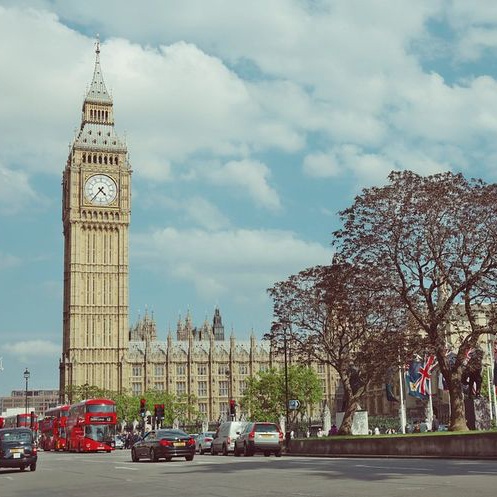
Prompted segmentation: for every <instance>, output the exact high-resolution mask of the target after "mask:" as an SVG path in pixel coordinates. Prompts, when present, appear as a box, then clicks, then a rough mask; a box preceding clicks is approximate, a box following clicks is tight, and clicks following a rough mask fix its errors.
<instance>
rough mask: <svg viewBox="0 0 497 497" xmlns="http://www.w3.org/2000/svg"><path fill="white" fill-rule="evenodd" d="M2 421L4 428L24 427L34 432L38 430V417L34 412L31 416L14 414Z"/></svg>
mask: <svg viewBox="0 0 497 497" xmlns="http://www.w3.org/2000/svg"><path fill="white" fill-rule="evenodd" d="M2 419H3V427H4V428H15V427H22V428H30V429H31V430H33V431H37V430H38V415H37V414H35V413H34V412H31V413H29V414H13V415H11V416H6V417H5V418H2Z"/></svg>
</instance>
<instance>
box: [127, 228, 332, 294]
mask: <svg viewBox="0 0 497 497" xmlns="http://www.w3.org/2000/svg"><path fill="white" fill-rule="evenodd" d="M132 247H133V248H132V249H133V252H134V253H135V257H137V261H139V264H140V265H144V266H146V267H148V268H149V270H150V271H154V272H156V271H157V268H163V269H162V270H163V271H164V272H165V273H166V274H167V275H168V276H169V277H174V278H176V279H179V280H186V281H188V282H190V283H191V284H193V285H195V287H196V289H197V292H198V293H199V294H200V295H201V296H208V297H209V298H210V300H211V301H213V300H216V297H220V296H223V295H225V296H226V295H229V296H231V297H232V298H235V299H238V300H248V301H259V300H260V299H261V298H263V297H265V294H266V289H267V288H268V287H270V286H272V285H273V284H274V283H275V282H276V281H279V280H281V279H286V278H287V277H288V276H289V275H290V274H293V273H296V272H298V271H300V270H302V269H303V268H305V267H309V266H313V265H316V264H328V263H329V262H330V261H331V255H332V251H331V248H328V247H323V246H322V245H320V244H318V243H316V242H306V241H304V240H300V239H298V238H297V237H296V236H295V234H294V233H291V232H288V231H277V230H273V231H270V230H266V231H264V230H252V231H251V230H242V229H240V230H233V231H218V232H207V231H202V230H184V231H180V230H176V229H173V228H165V229H162V230H157V231H155V232H153V233H147V234H141V235H135V236H133V237H132Z"/></svg>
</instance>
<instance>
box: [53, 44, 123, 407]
mask: <svg viewBox="0 0 497 497" xmlns="http://www.w3.org/2000/svg"><path fill="white" fill-rule="evenodd" d="M130 182H131V168H130V164H129V161H128V152H127V148H126V145H125V143H124V141H123V140H121V139H120V138H119V137H118V136H117V135H116V133H115V131H114V113H113V101H112V97H111V96H110V94H109V93H108V91H107V89H106V86H105V83H104V79H103V76H102V71H101V68H100V45H99V43H98V42H97V44H96V57H95V69H94V73H93V79H92V81H91V84H90V87H89V90H88V92H87V94H86V97H85V99H84V102H83V108H82V119H81V126H80V129H79V132H78V134H77V136H76V138H75V139H74V141H73V143H72V145H71V147H70V152H69V156H68V159H67V163H66V167H65V169H64V172H63V179H62V222H63V232H64V302H63V344H62V357H61V360H60V391H61V398H62V400H64V401H71V393H70V390H71V389H70V388H69V387H70V386H71V385H72V386H79V385H84V384H89V385H99V386H101V387H102V388H106V389H107V388H108V389H110V390H114V391H121V390H122V388H123V385H124V384H125V383H126V379H125V376H126V375H125V372H124V371H123V369H124V368H123V363H124V362H125V358H126V355H127V352H128V343H129V324H128V227H129V222H130V207H131V185H130Z"/></svg>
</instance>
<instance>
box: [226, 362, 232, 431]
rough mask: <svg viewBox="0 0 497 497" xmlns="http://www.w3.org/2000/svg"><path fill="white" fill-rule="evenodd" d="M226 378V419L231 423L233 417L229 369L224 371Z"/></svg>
mask: <svg viewBox="0 0 497 497" xmlns="http://www.w3.org/2000/svg"><path fill="white" fill-rule="evenodd" d="M226 378H227V379H228V417H229V419H230V420H231V421H233V415H232V414H231V400H232V399H231V369H227V370H226Z"/></svg>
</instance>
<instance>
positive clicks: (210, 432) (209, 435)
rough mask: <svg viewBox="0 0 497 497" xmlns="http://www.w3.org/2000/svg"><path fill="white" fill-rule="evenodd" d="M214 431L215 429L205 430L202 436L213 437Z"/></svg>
mask: <svg viewBox="0 0 497 497" xmlns="http://www.w3.org/2000/svg"><path fill="white" fill-rule="evenodd" d="M215 433H216V432H215V431H206V432H205V433H204V435H203V436H204V437H213V436H214V434H215Z"/></svg>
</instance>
